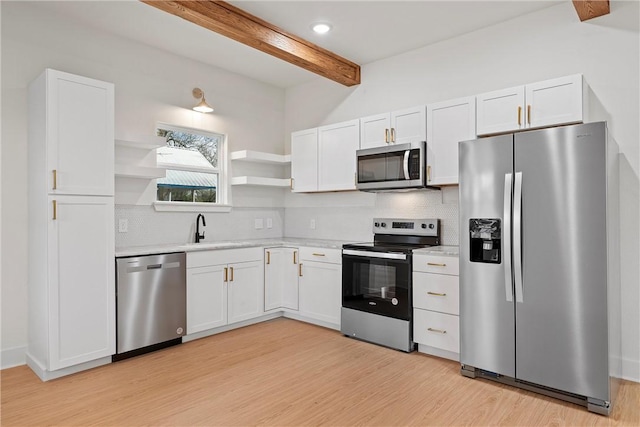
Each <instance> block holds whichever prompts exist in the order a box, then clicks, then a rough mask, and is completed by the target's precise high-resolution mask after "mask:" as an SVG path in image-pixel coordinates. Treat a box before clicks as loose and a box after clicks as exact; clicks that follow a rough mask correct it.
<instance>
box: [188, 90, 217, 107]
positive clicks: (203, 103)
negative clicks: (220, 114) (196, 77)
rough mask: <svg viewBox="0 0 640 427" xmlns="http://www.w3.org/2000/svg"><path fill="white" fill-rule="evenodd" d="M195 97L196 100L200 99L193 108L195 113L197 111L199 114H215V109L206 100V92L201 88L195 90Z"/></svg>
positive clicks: (193, 92)
mask: <svg viewBox="0 0 640 427" xmlns="http://www.w3.org/2000/svg"><path fill="white" fill-rule="evenodd" d="M191 93H192V94H193V97H194V98H196V99H200V102H198V104H196V105H195V106H194V107H193V111H197V112H199V113H211V112H213V107H211V105H209V104H207V101H206V100H205V99H204V92H203V91H202V89H200V88H199V87H197V88H195V89H193V91H192V92H191Z"/></svg>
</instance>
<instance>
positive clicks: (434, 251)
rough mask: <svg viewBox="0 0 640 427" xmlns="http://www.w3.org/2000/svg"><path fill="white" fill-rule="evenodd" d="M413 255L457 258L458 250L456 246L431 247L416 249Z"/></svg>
mask: <svg viewBox="0 0 640 427" xmlns="http://www.w3.org/2000/svg"><path fill="white" fill-rule="evenodd" d="M413 253H414V254H427V255H438V256H459V248H458V246H431V247H428V248H422V249H416V250H415V251H413Z"/></svg>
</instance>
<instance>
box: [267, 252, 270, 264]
mask: <svg viewBox="0 0 640 427" xmlns="http://www.w3.org/2000/svg"><path fill="white" fill-rule="evenodd" d="M269 264H271V252H269V251H267V265H269Z"/></svg>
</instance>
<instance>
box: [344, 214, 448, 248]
mask: <svg viewBox="0 0 640 427" xmlns="http://www.w3.org/2000/svg"><path fill="white" fill-rule="evenodd" d="M373 232H374V236H373V242H363V243H348V244H345V245H343V246H342V247H343V248H344V249H360V250H367V251H371V252H387V253H406V254H409V253H411V252H412V251H413V250H414V249H419V248H425V247H428V246H437V245H439V244H440V220H438V219H395V218H374V219H373Z"/></svg>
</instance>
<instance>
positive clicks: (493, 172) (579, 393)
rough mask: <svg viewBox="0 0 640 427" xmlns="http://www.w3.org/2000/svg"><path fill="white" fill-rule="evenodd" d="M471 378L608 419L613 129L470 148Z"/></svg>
mask: <svg viewBox="0 0 640 427" xmlns="http://www.w3.org/2000/svg"><path fill="white" fill-rule="evenodd" d="M459 148H460V149H459V153H460V157H459V162H460V185H459V191H460V362H461V365H462V367H461V373H462V374H463V375H465V376H469V377H476V376H478V377H483V378H489V379H493V380H497V381H500V382H503V383H507V384H511V385H514V386H518V387H522V388H526V389H530V390H533V391H538V392H542V393H544V394H547V395H551V396H554V397H558V398H561V399H565V400H568V401H571V402H574V403H578V404H583V405H585V406H587V407H588V409H589V410H590V411H593V412H598V413H601V414H605V415H608V414H609V412H610V410H611V407H612V402H613V396H614V394H615V389H616V380H615V378H619V377H620V368H619V366H620V365H619V349H620V332H619V328H620V310H619V304H620V288H619V266H618V265H617V263H618V259H619V250H618V247H619V244H618V235H619V231H618V227H619V225H618V221H617V217H618V196H617V194H618V190H617V189H618V180H617V176H618V172H617V148H616V144H615V142H613V141H612V140H611V141H608V140H607V128H606V123H605V122H598V123H589V124H581V125H572V126H564V127H556V128H549V129H542V130H535V131H527V132H521V133H514V134H509V135H499V136H494V137H488V138H481V139H477V140H473V141H464V142H460V147H459Z"/></svg>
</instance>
